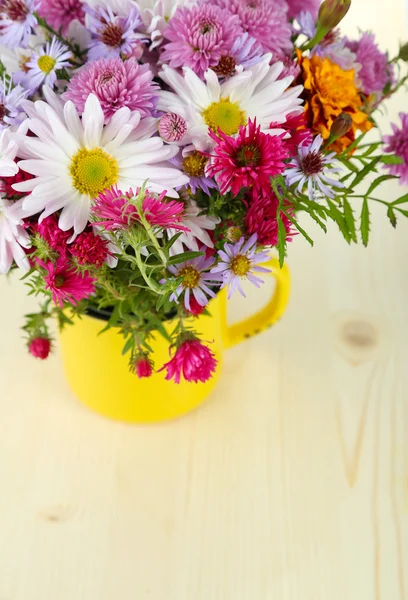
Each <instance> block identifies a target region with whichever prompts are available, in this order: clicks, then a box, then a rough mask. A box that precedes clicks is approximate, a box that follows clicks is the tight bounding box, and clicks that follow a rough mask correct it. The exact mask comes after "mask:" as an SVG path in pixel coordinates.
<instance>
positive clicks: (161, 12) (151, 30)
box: [136, 0, 197, 50]
mask: <svg viewBox="0 0 408 600" xmlns="http://www.w3.org/2000/svg"><path fill="white" fill-rule="evenodd" d="M196 4H197V2H195V1H194V0H136V6H137V7H138V8H139V10H140V16H141V17H142V20H143V24H144V27H145V32H146V33H147V34H149V37H150V40H151V42H152V43H151V46H150V50H153V49H154V48H156V47H157V46H158V45H159V44H160V43H161V41H162V39H163V31H164V30H165V28H166V27H167V23H168V21H169V19H171V17H172V16H173V15H174V13H175V12H176V10H177V9H178V8H179V7H181V6H194V5H196Z"/></svg>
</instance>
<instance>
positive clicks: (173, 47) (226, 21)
mask: <svg viewBox="0 0 408 600" xmlns="http://www.w3.org/2000/svg"><path fill="white" fill-rule="evenodd" d="M241 33H242V30H241V28H240V26H239V19H238V17H237V15H233V14H231V13H230V12H229V11H228V10H223V9H222V8H220V7H218V6H213V5H211V4H203V5H201V6H195V7H193V8H187V7H185V8H179V9H178V10H177V11H176V13H175V15H174V16H173V17H172V18H171V19H170V21H169V24H168V27H167V28H166V29H165V30H164V37H165V38H166V39H168V40H170V41H169V43H167V44H165V46H164V51H163V53H162V54H161V57H160V58H161V60H162V61H163V62H166V63H168V64H169V65H170V66H171V67H174V68H177V67H182V66H183V67H190V68H191V69H192V70H193V71H194V72H195V73H197V75H198V76H200V77H201V76H202V75H203V74H204V73H205V72H206V71H207V70H208V69H209V68H210V67H214V66H215V65H217V64H218V62H219V60H220V58H221V56H222V55H223V54H228V52H229V50H230V49H231V48H232V46H233V44H234V42H235V40H236V38H237V37H238V36H239V35H240V34H241Z"/></svg>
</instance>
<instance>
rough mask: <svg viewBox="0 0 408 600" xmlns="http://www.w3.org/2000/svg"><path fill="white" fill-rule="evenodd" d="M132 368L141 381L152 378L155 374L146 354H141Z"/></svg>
mask: <svg viewBox="0 0 408 600" xmlns="http://www.w3.org/2000/svg"><path fill="white" fill-rule="evenodd" d="M132 367H133V370H134V372H135V373H136V375H137V376H138V377H139V379H143V378H145V377H151V376H152V374H153V367H152V363H151V361H150V360H149V358H148V357H147V356H146V354H141V355H140V356H138V357H137V358H136V360H135V361H134V364H133V365H132Z"/></svg>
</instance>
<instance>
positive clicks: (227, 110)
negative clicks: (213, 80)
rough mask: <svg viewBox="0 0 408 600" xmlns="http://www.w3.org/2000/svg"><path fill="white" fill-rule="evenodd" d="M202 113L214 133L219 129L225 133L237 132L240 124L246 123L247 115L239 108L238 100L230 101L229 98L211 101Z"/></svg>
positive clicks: (232, 133)
mask: <svg viewBox="0 0 408 600" xmlns="http://www.w3.org/2000/svg"><path fill="white" fill-rule="evenodd" d="M202 115H203V119H204V121H205V122H206V124H207V125H208V127H210V129H212V130H213V131H214V132H215V133H217V131H218V129H221V131H223V132H224V133H225V134H227V135H234V134H235V133H238V131H239V127H240V125H246V123H247V116H246V114H245V112H244V111H243V110H241V109H240V108H239V104H238V102H231V101H230V99H229V98H221V100H219V102H213V103H212V104H210V106H209V107H208V108H206V109H205V111H204V112H203V113H202Z"/></svg>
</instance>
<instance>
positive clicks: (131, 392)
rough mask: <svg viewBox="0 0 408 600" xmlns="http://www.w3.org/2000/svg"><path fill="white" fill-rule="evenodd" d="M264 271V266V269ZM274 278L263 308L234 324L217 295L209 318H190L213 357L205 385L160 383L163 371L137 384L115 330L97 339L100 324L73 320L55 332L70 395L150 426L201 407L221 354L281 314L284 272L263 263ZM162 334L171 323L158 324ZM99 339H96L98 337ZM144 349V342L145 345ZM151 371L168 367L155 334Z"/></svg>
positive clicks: (107, 412)
mask: <svg viewBox="0 0 408 600" xmlns="http://www.w3.org/2000/svg"><path fill="white" fill-rule="evenodd" d="M267 266H268V265H267ZM269 268H271V274H272V275H274V276H275V277H276V281H277V285H276V288H275V292H274V295H273V297H272V299H271V300H270V302H269V303H268V304H267V305H266V306H265V308H264V309H262V310H261V311H259V312H258V313H256V314H255V315H253V316H252V317H250V318H249V319H246V320H244V321H242V322H240V323H237V324H235V325H233V326H232V327H229V326H228V325H227V296H226V291H225V290H221V291H220V292H219V293H218V294H217V297H216V298H214V299H213V300H211V301H210V303H209V305H208V312H209V313H210V316H209V315H200V316H199V317H198V318H196V319H194V326H195V329H196V330H197V331H199V332H200V338H201V339H202V340H205V341H206V343H207V344H208V345H209V347H210V348H211V350H212V351H213V352H214V354H215V356H216V358H217V360H218V366H217V370H216V372H215V374H214V376H213V377H212V378H211V379H209V380H208V381H207V382H206V383H188V382H186V381H184V380H182V381H181V382H180V383H179V384H176V383H174V382H173V381H167V380H166V379H165V372H164V371H162V372H160V373H154V374H153V375H152V376H151V377H149V378H145V379H138V377H137V376H136V375H134V374H133V373H131V372H130V371H129V364H128V355H125V356H123V355H122V348H123V346H124V341H123V337H122V335H121V334H120V333H119V331H118V329H117V328H111V329H109V330H107V331H105V332H104V333H102V334H100V332H101V331H102V329H103V328H104V326H105V323H104V322H103V321H102V320H100V319H97V318H95V317H91V316H83V317H82V318H78V317H76V318H75V319H74V324H73V325H71V326H66V327H65V328H64V329H63V331H62V332H61V333H60V346H61V353H62V359H63V363H64V368H65V373H66V377H67V380H68V383H69V385H70V387H71V389H72V391H73V393H74V394H75V396H76V397H77V398H78V399H79V400H80V401H81V402H82V403H83V404H85V405H86V406H88V407H89V408H90V409H92V410H94V411H95V412H97V413H100V414H102V415H104V416H106V417H109V418H111V419H116V420H120V421H125V422H130V423H152V422H159V421H164V420H167V419H173V418H175V417H179V416H181V415H183V414H185V413H187V412H189V411H191V410H193V409H194V408H196V407H197V406H198V405H199V404H201V403H202V402H203V401H204V400H205V399H206V398H207V397H208V395H209V394H210V393H211V391H212V390H213V388H214V387H215V385H216V383H217V380H218V378H219V376H220V373H221V370H222V361H223V354H224V350H225V349H226V348H228V347H229V346H232V345H234V344H236V343H238V342H240V341H242V340H244V339H245V338H247V337H249V336H251V335H252V334H255V333H259V332H260V331H262V330H263V329H265V328H266V327H269V326H271V325H273V324H274V323H275V322H276V321H277V320H278V319H279V318H280V317H281V315H282V313H283V312H284V310H285V307H286V304H287V301H288V297H289V288H290V277H289V271H288V269H287V267H283V269H280V268H279V265H278V264H277V262H276V261H275V260H272V261H271V262H270V264H269ZM164 327H165V328H166V330H167V332H168V333H171V331H172V329H174V323H172V322H166V323H164ZM99 334H100V335H99ZM149 344H150V342H149ZM150 345H151V346H152V349H153V359H154V362H155V365H156V367H157V368H159V367H161V366H162V365H163V364H164V363H166V362H168V360H169V359H170V356H169V342H168V341H167V340H165V339H164V337H162V336H161V334H160V333H159V332H157V333H156V335H155V339H154V340H152V342H151V344H150Z"/></svg>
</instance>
